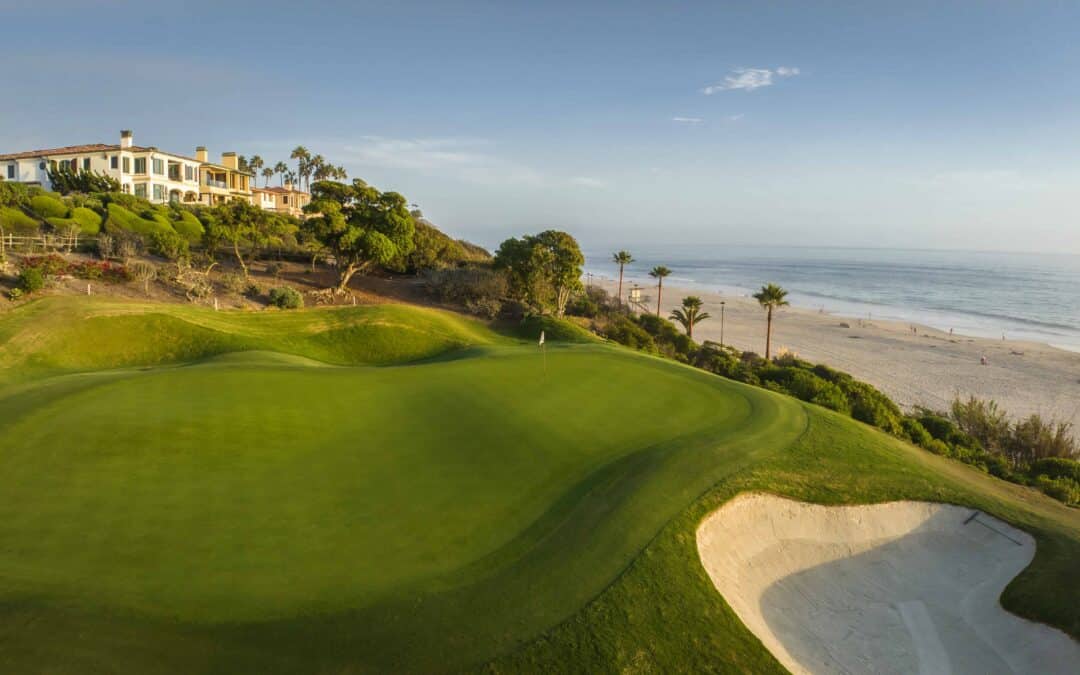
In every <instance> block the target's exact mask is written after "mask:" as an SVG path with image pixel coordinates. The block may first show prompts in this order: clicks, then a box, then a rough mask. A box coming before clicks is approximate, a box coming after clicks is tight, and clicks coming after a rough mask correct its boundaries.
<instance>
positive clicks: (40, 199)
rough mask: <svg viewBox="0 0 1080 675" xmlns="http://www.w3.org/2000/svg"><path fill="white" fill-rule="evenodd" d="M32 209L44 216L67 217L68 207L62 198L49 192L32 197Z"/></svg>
mask: <svg viewBox="0 0 1080 675" xmlns="http://www.w3.org/2000/svg"><path fill="white" fill-rule="evenodd" d="M30 210H32V211H33V212H34V213H36V214H37V215H38V216H40V217H41V218H42V219H44V218H66V217H67V214H68V207H67V204H65V203H64V202H63V201H61V200H60V199H57V198H56V197H52V196H50V195H48V194H40V195H37V196H35V197H32V198H31V199H30Z"/></svg>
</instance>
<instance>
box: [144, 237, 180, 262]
mask: <svg viewBox="0 0 1080 675" xmlns="http://www.w3.org/2000/svg"><path fill="white" fill-rule="evenodd" d="M149 239H150V251H151V253H155V254H157V255H159V256H161V257H162V258H165V259H166V260H180V259H181V258H187V257H188V241H187V239H184V238H183V237H181V236H180V235H179V234H177V233H176V232H174V231H172V230H153V231H151V232H150V235H149Z"/></svg>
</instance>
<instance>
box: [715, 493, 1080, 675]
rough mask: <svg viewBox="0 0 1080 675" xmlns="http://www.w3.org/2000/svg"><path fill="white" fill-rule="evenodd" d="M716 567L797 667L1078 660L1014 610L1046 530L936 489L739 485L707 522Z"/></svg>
mask: <svg viewBox="0 0 1080 675" xmlns="http://www.w3.org/2000/svg"><path fill="white" fill-rule="evenodd" d="M697 544H698V553H699V555H700V557H701V561H702V563H703V565H704V566H705V569H706V571H707V572H708V574H709V577H710V578H711V579H712V581H713V584H714V585H715V586H716V588H717V590H718V591H720V593H721V594H723V596H724V599H725V600H727V602H728V604H730V605H731V607H732V608H733V609H734V610H735V613H736V614H737V615H738V616H739V618H740V620H742V622H743V623H744V624H745V625H746V626H747V628H749V629H750V630H751V631H753V633H754V634H755V635H756V636H757V637H758V638H759V639H760V640H761V641H762V643H764V645H765V647H766V648H768V649H769V651H771V652H772V654H773V655H774V656H775V657H776V658H777V659H778V660H779V661H780V663H782V664H783V665H784V666H785V667H786V668H788V669H789V670H791V671H792V672H793V673H830V672H851V673H863V672H865V673H870V672H874V673H916V672H918V673H944V672H953V673H991V672H993V673H1069V672H1075V671H1074V670H1073V669H1074V668H1075V666H1076V664H1077V663H1080V645H1078V644H1077V643H1076V642H1074V641H1073V640H1072V639H1071V638H1069V637H1068V636H1067V635H1065V634H1064V633H1062V632H1060V631H1057V630H1054V629H1052V628H1049V627H1047V626H1044V625H1042V624H1038V623H1033V622H1031V621H1027V620H1025V619H1022V618H1020V617H1017V616H1015V615H1013V614H1010V613H1008V612H1006V611H1005V610H1003V609H1002V608H1001V606H1000V604H999V603H998V598H999V596H1000V595H1001V591H1002V590H1003V589H1004V588H1005V586H1006V585H1007V584H1008V583H1009V581H1010V580H1011V579H1012V578H1013V577H1015V576H1016V575H1017V574H1018V573H1019V572H1020V571H1021V570H1023V569H1024V568H1025V567H1026V566H1027V565H1028V564H1029V563H1030V562H1031V560H1032V558H1033V557H1034V555H1035V541H1034V539H1033V538H1032V537H1031V536H1030V535H1028V534H1027V533H1025V532H1023V531H1021V530H1017V529H1016V528H1013V527H1011V526H1009V525H1007V524H1005V523H1003V522H1001V521H999V520H997V519H995V518H992V517H990V516H988V515H986V514H983V513H980V512H976V511H973V510H972V509H969V508H962V507H958V506H951V505H946V504H931V503H926V502H892V503H887V504H878V505H873V506H843V507H831V506H817V505H813V504H806V503H802V502H796V501H791V500H787V499H782V498H779V497H775V496H771V495H763V494H747V495H741V496H739V497H736V498H735V499H733V500H731V501H730V502H728V503H727V504H725V505H724V506H723V507H721V508H720V509H717V510H716V511H714V512H713V513H712V514H710V515H709V516H708V517H707V518H706V519H705V520H704V521H702V523H701V525H700V526H699V527H698V531H697Z"/></svg>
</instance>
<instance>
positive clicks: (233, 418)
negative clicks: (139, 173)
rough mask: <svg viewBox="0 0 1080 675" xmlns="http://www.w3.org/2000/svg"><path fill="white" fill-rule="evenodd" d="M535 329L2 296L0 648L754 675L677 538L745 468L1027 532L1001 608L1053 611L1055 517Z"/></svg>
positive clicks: (902, 451) (922, 461)
mask: <svg viewBox="0 0 1080 675" xmlns="http://www.w3.org/2000/svg"><path fill="white" fill-rule="evenodd" d="M557 329H559V326H557V325H552V328H551V329H550V330H551V332H548V333H547V337H548V340H549V344H548V350H547V361H546V368H545V366H544V362H543V360H542V359H541V358H540V354H539V353H538V350H537V349H536V345H535V342H533V337H532V335H531V334H524V335H523V337H522V338H521V339H512V338H506V337H501V336H499V335H497V334H495V333H493V332H491V331H490V330H488V329H487V328H485V327H484V326H482V325H481V324H479V323H476V322H473V321H470V320H467V319H462V318H461V317H458V316H456V315H452V314H447V313H443V312H438V311H433V310H422V309H417V308H412V307H404V306H385V305H384V306H377V307H359V308H339V309H316V310H302V311H296V312H261V313H252V314H247V313H239V312H235V313H229V312H212V311H207V310H201V309H197V308H193V307H184V306H165V305H151V304H129V303H119V302H102V301H97V300H92V299H89V298H86V299H84V298H48V299H44V300H40V301H36V302H33V303H29V304H27V305H24V306H22V307H20V308H19V309H18V310H15V311H12V312H9V313H8V314H6V315H2V316H0V363H4V364H6V365H7V370H6V371H5V372H6V375H4V376H0V377H4V380H0V382H3V381H6V382H7V384H6V385H0V447H2V448H3V450H2V451H0V542H2V544H0V637H2V638H3V639H0V670H3V671H7V672H50V673H94V672H109V673H235V672H265V673H293V672H296V673H312V672H315V673H344V672H369V671H374V672H418V671H419V672H430V671H457V670H477V669H479V670H488V671H495V672H566V671H572V672H620V671H633V672H647V671H653V672H693V671H729V672H771V671H778V670H779V665H778V664H777V663H776V662H775V661H774V660H773V659H772V657H771V656H770V655H769V654H768V653H767V652H766V651H765V650H764V649H763V648H762V647H761V645H760V644H759V643H758V642H757V640H756V639H755V638H754V637H753V636H752V635H750V634H749V633H748V632H747V631H746V629H745V628H743V627H742V625H741V624H740V623H739V622H738V620H737V619H736V618H735V616H734V614H733V613H732V612H731V610H730V609H729V608H728V607H727V605H726V604H725V603H724V602H723V599H722V598H721V597H720V595H719V594H718V593H717V592H716V591H715V590H714V589H713V588H712V585H711V583H710V582H709V580H708V578H707V576H706V575H705V572H704V570H703V569H702V567H701V565H700V563H699V562H698V560H697V552H696V547H695V545H694V530H695V528H696V524H697V523H698V522H699V521H700V519H701V518H702V517H703V516H704V515H705V514H706V513H708V512H709V511H710V510H712V509H713V508H716V507H717V506H718V505H719V504H721V503H723V501H724V500H726V499H728V498H730V497H731V496H732V495H734V494H737V493H738V492H739V491H741V490H748V489H755V490H767V491H772V492H776V493H778V494H784V495H788V496H792V497H795V498H799V499H807V500H812V501H819V502H824V503H855V502H874V501H883V500H888V499H897V498H912V499H930V500H938V501H950V502H956V503H962V504H970V505H973V506H976V507H979V508H983V509H984V510H986V511H988V512H990V513H993V514H994V515H996V516H998V517H1001V518H1004V519H1006V520H1009V521H1011V522H1014V523H1015V524H1017V525H1018V526H1020V527H1023V528H1024V529H1026V530H1027V531H1029V532H1031V533H1032V534H1033V535H1035V536H1036V538H1037V539H1038V542H1039V549H1038V554H1037V557H1036V559H1035V562H1034V563H1033V565H1032V566H1031V567H1030V568H1029V569H1028V570H1026V571H1025V572H1024V573H1023V574H1022V575H1021V576H1020V577H1019V578H1018V579H1017V581H1016V582H1014V583H1013V584H1012V585H1011V586H1010V587H1009V589H1008V590H1007V592H1006V594H1005V598H1004V599H1005V603H1006V606H1007V607H1008V608H1010V609H1013V610H1014V611H1018V612H1020V613H1022V614H1025V615H1028V616H1033V617H1038V618H1041V619H1043V620H1046V621H1051V622H1053V623H1055V624H1056V625H1059V626H1061V627H1064V628H1066V629H1067V630H1070V631H1072V632H1073V634H1074V635H1075V634H1077V631H1078V629H1080V625H1078V611H1077V609H1076V608H1077V607H1078V606H1080V590H1078V588H1077V585H1076V584H1075V583H1074V582H1075V579H1074V576H1073V575H1074V570H1075V565H1076V561H1077V560H1078V559H1080V521H1078V516H1077V512H1076V511H1070V510H1068V509H1066V508H1065V507H1063V506H1060V505H1058V504H1056V503H1054V502H1053V501H1051V500H1049V499H1047V498H1045V497H1043V496H1042V495H1039V494H1037V493H1035V492H1034V491H1030V490H1024V489H1022V488H1018V487H1016V486H1012V485H1009V484H1005V483H1002V482H1000V481H997V480H994V479H991V478H989V477H987V476H985V475H982V474H978V473H977V472H975V471H973V470H971V469H970V468H968V467H966V466H962V465H956V464H955V463H951V462H948V461H946V460H942V459H940V458H937V457H934V456H932V455H929V454H928V453H925V452H923V451H920V450H917V449H915V448H913V447H911V446H908V445H905V444H902V443H900V442H898V441H896V440H894V439H891V438H889V437H887V436H884V435H883V434H881V433H879V432H876V431H874V430H873V429H870V428H869V427H866V426H864V425H861V424H859V423H856V422H854V421H852V420H850V419H846V418H842V417H840V416H838V415H834V414H832V413H829V412H827V411H824V410H822V409H820V408H817V407H814V406H806V405H803V404H800V403H799V402H797V401H795V400H794V399H790V398H787V397H783V396H779V395H777V394H773V393H770V392H767V391H764V390H761V389H756V388H751V387H747V386H743V385H740V384H737V383H733V382H730V381H726V380H723V379H720V378H717V377H714V376H711V375H709V374H707V373H704V372H702V371H697V370H694V369H690V368H686V367H682V366H679V365H677V364H675V363H673V362H670V361H665V360H661V359H655V358H650V357H645V356H642V355H638V354H635V353H632V352H629V351H627V350H623V349H620V348H615V347H609V346H605V345H600V344H595V343H593V344H581V343H572V342H570V341H569V340H560V339H558V335H559V332H558V330H557ZM545 330H549V329H548V328H545ZM254 350H261V351H254ZM371 365H379V366H381V367H377V368H376V367H368V366H371ZM120 366H127V368H123V369H113V370H105V369H107V368H118V367H120ZM131 366H142V367H143V368H141V369H135V368H132V367H131ZM76 437H77V439H78V442H73V440H72V439H73V438H76Z"/></svg>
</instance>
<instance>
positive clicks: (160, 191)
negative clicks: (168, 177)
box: [154, 160, 165, 202]
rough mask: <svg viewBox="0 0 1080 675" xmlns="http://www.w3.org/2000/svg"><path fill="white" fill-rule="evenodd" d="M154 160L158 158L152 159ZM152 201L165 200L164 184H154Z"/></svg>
mask: <svg viewBox="0 0 1080 675" xmlns="http://www.w3.org/2000/svg"><path fill="white" fill-rule="evenodd" d="M154 161H155V162H156V161H158V160H154ZM154 201H155V202H163V201H165V186H164V185H154Z"/></svg>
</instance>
